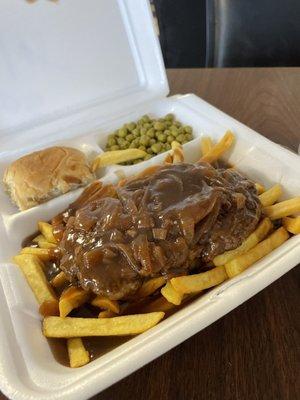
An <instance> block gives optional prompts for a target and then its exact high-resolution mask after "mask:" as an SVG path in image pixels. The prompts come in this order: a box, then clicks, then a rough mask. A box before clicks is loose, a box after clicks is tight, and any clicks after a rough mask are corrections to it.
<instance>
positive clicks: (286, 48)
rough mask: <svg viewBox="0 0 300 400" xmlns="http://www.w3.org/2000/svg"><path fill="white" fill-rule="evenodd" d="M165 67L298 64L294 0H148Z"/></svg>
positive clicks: (299, 14)
mask: <svg viewBox="0 0 300 400" xmlns="http://www.w3.org/2000/svg"><path fill="white" fill-rule="evenodd" d="M151 6H152V10H153V15H154V20H155V25H156V29H157V32H158V34H159V39H160V43H161V48H162V52H163V57H164V61H165V65H166V68H196V67H198V68H199V67H278V66H283V67H292V66H300V0H151Z"/></svg>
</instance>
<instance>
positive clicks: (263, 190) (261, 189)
mask: <svg viewBox="0 0 300 400" xmlns="http://www.w3.org/2000/svg"><path fill="white" fill-rule="evenodd" d="M255 187H256V190H257V193H258V194H262V193H263V192H265V190H266V189H265V187H264V186H263V185H262V184H260V183H258V182H256V183H255Z"/></svg>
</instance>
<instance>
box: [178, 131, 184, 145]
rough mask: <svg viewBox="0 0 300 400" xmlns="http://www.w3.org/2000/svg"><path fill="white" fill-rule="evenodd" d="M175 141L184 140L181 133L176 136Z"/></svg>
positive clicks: (180, 141)
mask: <svg viewBox="0 0 300 400" xmlns="http://www.w3.org/2000/svg"><path fill="white" fill-rule="evenodd" d="M176 140H177V142H179V143H182V142H183V141H184V140H185V136H184V135H183V134H182V133H181V134H180V135H178V136H177V137H176Z"/></svg>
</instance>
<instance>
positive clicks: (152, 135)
mask: <svg viewBox="0 0 300 400" xmlns="http://www.w3.org/2000/svg"><path fill="white" fill-rule="evenodd" d="M146 135H147V136H148V137H149V138H154V136H155V130H154V128H150V129H149V130H148V131H147V132H146Z"/></svg>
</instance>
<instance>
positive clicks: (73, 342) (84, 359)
mask: <svg viewBox="0 0 300 400" xmlns="http://www.w3.org/2000/svg"><path fill="white" fill-rule="evenodd" d="M67 347H68V354H69V360H70V367H71V368H78V367H82V366H83V365H86V364H88V363H89V362H90V355H89V352H88V351H87V350H86V349H85V347H84V344H83V342H82V339H81V338H70V339H68V340H67Z"/></svg>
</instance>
